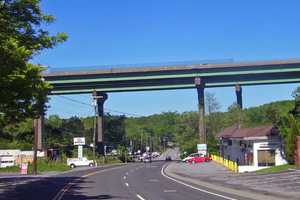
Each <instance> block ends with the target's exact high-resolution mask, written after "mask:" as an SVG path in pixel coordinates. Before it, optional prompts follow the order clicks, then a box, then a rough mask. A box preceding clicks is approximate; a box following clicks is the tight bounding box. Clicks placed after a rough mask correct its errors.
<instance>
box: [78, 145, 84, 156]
mask: <svg viewBox="0 0 300 200" xmlns="http://www.w3.org/2000/svg"><path fill="white" fill-rule="evenodd" d="M82 150H83V148H82V145H79V146H78V158H82V154H83V151H82Z"/></svg>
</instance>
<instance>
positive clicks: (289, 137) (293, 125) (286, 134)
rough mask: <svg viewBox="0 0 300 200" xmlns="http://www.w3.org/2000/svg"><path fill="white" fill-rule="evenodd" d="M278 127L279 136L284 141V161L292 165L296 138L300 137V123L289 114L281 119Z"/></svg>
mask: <svg viewBox="0 0 300 200" xmlns="http://www.w3.org/2000/svg"><path fill="white" fill-rule="evenodd" d="M279 127H280V134H281V136H282V137H283V140H284V151H285V156H286V159H287V161H288V162H289V163H294V161H295V160H294V155H295V149H296V136H298V135H300V123H299V122H298V121H297V120H296V118H295V117H294V116H293V115H291V114H289V115H288V116H286V117H283V118H282V119H281V122H280V125H279Z"/></svg>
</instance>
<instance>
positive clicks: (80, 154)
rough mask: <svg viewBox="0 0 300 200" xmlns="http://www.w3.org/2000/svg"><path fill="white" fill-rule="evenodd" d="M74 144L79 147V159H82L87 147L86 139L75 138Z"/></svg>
mask: <svg viewBox="0 0 300 200" xmlns="http://www.w3.org/2000/svg"><path fill="white" fill-rule="evenodd" d="M73 142H74V145H75V146H78V158H82V154H83V153H82V152H83V147H82V145H85V138H84V137H75V138H73Z"/></svg>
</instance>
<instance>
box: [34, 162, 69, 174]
mask: <svg viewBox="0 0 300 200" xmlns="http://www.w3.org/2000/svg"><path fill="white" fill-rule="evenodd" d="M37 166H38V168H37V170H38V172H39V173H40V172H51V171H52V172H62V171H67V170H69V169H70V167H69V166H68V165H67V162H65V161H63V160H62V161H52V160H48V159H38V163H37ZM28 172H29V173H32V164H30V165H29V166H28Z"/></svg>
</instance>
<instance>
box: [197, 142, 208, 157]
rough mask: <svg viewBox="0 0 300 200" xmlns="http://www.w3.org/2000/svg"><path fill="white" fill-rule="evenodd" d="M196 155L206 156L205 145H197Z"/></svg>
mask: <svg viewBox="0 0 300 200" xmlns="http://www.w3.org/2000/svg"><path fill="white" fill-rule="evenodd" d="M197 150H198V153H201V154H203V155H206V153H207V144H197Z"/></svg>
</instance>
